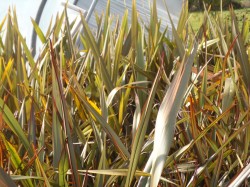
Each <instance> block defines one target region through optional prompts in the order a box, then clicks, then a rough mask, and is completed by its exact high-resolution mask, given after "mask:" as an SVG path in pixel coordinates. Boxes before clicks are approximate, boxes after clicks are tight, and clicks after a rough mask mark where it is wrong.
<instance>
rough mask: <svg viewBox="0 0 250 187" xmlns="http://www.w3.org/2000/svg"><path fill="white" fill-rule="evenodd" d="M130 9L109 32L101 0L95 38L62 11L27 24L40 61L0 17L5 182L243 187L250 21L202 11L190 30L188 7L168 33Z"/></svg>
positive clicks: (249, 116)
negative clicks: (46, 21) (42, 24)
mask: <svg viewBox="0 0 250 187" xmlns="http://www.w3.org/2000/svg"><path fill="white" fill-rule="evenodd" d="M132 7H133V8H132V15H131V16H132V19H131V20H132V22H131V23H128V13H127V12H125V14H124V17H123V18H122V21H121V22H119V24H116V26H115V28H114V29H111V28H112V27H111V24H112V20H113V19H111V17H112V18H113V16H112V15H110V13H109V12H110V11H109V1H108V3H107V10H106V12H105V14H103V15H96V21H97V25H98V30H97V31H95V32H94V34H93V32H92V31H91V29H90V28H89V26H88V24H87V22H86V20H85V18H84V17H83V16H82V15H81V24H82V27H83V28H84V31H83V33H82V32H77V34H76V35H73V36H72V35H71V31H72V28H74V27H73V25H74V24H75V22H73V23H72V24H69V22H68V17H67V12H66V9H65V11H64V12H63V14H62V15H60V16H57V17H56V21H55V24H54V25H51V26H50V27H49V28H48V31H47V32H46V33H43V32H42V31H41V30H40V28H39V26H38V25H37V24H36V23H35V22H33V24H34V28H35V30H36V33H37V35H38V37H39V39H40V40H41V42H42V43H43V48H42V49H41V51H40V52H39V54H38V55H37V56H36V57H33V56H32V53H31V50H29V48H28V47H27V44H26V41H25V39H24V38H23V37H22V35H21V34H20V32H19V29H18V23H17V22H16V20H17V19H16V14H15V12H11V13H10V14H9V15H8V16H7V19H5V20H3V21H2V22H1V24H0V88H1V89H0V130H1V131H0V184H1V185H3V186H17V185H21V186H77V187H78V186H79V187H80V186H145V185H146V184H148V185H150V186H152V187H155V186H157V185H158V186H237V185H241V186H249V178H248V176H249V174H250V173H249V171H250V169H249V167H250V165H249V161H250V157H249V155H250V154H249V153H250V151H249V149H250V136H249V134H250V112H249V108H250V106H249V105H250V87H249V85H250V74H249V72H250V48H249V47H247V45H246V44H247V42H248V34H249V22H247V20H246V19H244V20H242V26H241V27H239V26H238V21H237V19H236V16H235V14H234V11H233V10H232V9H231V10H230V21H228V19H226V18H225V17H224V15H223V13H222V12H221V14H216V15H212V16H211V13H210V12H208V11H207V10H204V13H203V15H202V22H201V25H200V26H199V28H197V29H195V30H194V29H193V28H192V26H191V25H192V24H190V22H189V21H190V19H189V15H190V14H189V13H188V6H187V4H185V6H184V7H183V11H182V14H181V17H180V20H179V24H178V27H177V28H174V26H173V30H172V36H171V37H169V34H167V33H166V31H167V29H166V30H165V31H164V32H161V31H160V29H159V28H160V24H161V22H160V21H159V20H158V17H157V11H156V10H157V9H156V4H155V3H154V5H153V7H152V12H151V17H150V23H149V24H148V25H142V24H141V22H140V21H139V20H140V19H139V17H138V14H137V12H136V6H135V1H133V3H132ZM113 21H114V20H113ZM79 43H80V47H79Z"/></svg>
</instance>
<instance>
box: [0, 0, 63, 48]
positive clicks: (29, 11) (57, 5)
mask: <svg viewBox="0 0 250 187" xmlns="http://www.w3.org/2000/svg"><path fill="white" fill-rule="evenodd" d="M1 1H2V2H1V6H0V22H1V21H2V20H3V19H4V16H6V15H7V13H8V9H9V7H10V8H11V9H13V8H14V7H15V8H16V13H17V19H18V26H19V29H20V31H21V33H22V35H23V36H24V37H26V41H27V44H28V46H30V43H31V36H32V28H33V25H32V23H31V17H32V18H33V19H35V17H36V13H37V10H38V7H39V5H40V3H41V0H1ZM49 7H53V8H49ZM62 8H63V6H61V0H48V1H47V4H46V6H45V8H44V10H45V11H44V12H43V14H42V17H41V21H40V27H41V29H42V30H43V32H46V29H47V27H48V25H49V22H50V18H51V16H53V17H55V16H56V13H57V11H59V10H62Z"/></svg>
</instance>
